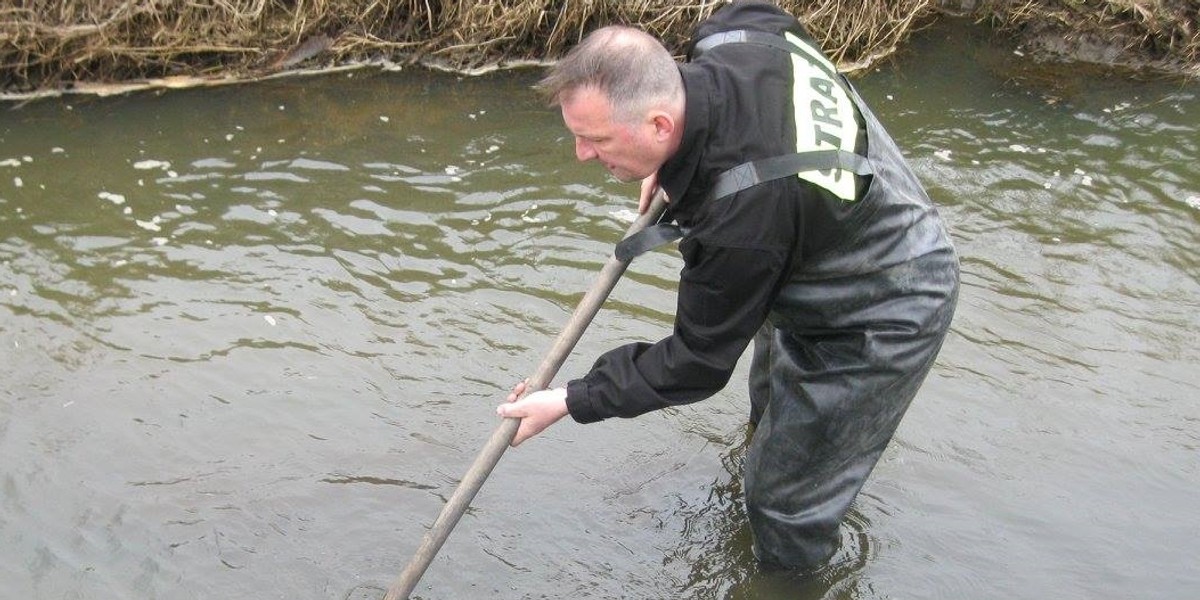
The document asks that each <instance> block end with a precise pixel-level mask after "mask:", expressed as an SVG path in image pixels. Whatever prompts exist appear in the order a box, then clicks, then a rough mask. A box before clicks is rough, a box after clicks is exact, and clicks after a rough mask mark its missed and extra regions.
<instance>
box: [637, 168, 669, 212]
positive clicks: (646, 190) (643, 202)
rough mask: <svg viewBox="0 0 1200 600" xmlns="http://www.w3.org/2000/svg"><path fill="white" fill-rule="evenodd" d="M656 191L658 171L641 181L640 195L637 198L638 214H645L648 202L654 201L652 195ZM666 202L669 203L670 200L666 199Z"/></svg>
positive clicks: (648, 206) (648, 205)
mask: <svg viewBox="0 0 1200 600" xmlns="http://www.w3.org/2000/svg"><path fill="white" fill-rule="evenodd" d="M657 191H658V171H655V172H653V173H651V174H650V175H649V176H648V177H646V178H645V179H643V180H642V193H641V194H640V195H639V196H638V214H646V211H647V210H648V209H649V208H650V201H651V200H654V193H655V192H657ZM667 201H668V202H669V201H670V199H669V198H668V199H667Z"/></svg>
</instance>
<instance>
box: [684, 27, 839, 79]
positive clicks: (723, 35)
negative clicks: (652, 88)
mask: <svg viewBox="0 0 1200 600" xmlns="http://www.w3.org/2000/svg"><path fill="white" fill-rule="evenodd" d="M735 43H737V44H753V45H755V46H769V47H771V48H775V49H777V50H783V51H784V52H791V53H792V54H799V55H801V56H804V55H805V52H804V50H803V49H802V48H800V46H797V45H796V44H793V43H792V42H791V41H790V40H788V39H787V38H785V37H783V36H780V35H775V34H773V33H766V32H764V31H750V30H747V29H735V30H733V31H722V32H720V33H714V34H712V35H709V36H705V37H704V38H703V39H701V40H700V41H698V42H696V45H695V47H693V48H692V56H693V57H696V56H700V55H701V54H703V53H705V52H707V51H709V50H712V49H713V48H716V47H717V46H721V45H723V44H735ZM812 64H813V65H815V66H816V67H817V68H819V69H821V70H822V71H824V72H825V74H826V75H829V77H830V78H831V79H838V78H839V77H841V74H840V73H838V72H836V71H833V70H830V69H829V67H828V66H826V65H825V64H824V63H820V62H817V61H813V63H812Z"/></svg>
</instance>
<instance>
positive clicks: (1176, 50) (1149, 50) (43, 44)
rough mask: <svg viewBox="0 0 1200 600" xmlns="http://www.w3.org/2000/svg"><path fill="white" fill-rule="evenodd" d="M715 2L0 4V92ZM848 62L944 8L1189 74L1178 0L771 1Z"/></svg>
mask: <svg viewBox="0 0 1200 600" xmlns="http://www.w3.org/2000/svg"><path fill="white" fill-rule="evenodd" d="M721 4H722V3H721V2H712V1H704V0H695V1H692V2H682V3H669V4H662V3H653V2H629V1H616V0H595V1H589V2H572V3H563V2H561V1H554V0H481V1H476V2H472V1H467V0H448V1H445V2H427V1H425V0H375V1H373V2H369V3H364V2H351V1H350V0H329V1H326V2H315V3H277V2H271V1H269V0H205V1H198V2H189V3H164V2H158V1H156V0H126V1H124V2H119V3H114V2H111V1H105V0H65V1H64V2H58V3H37V4H35V5H33V6H32V7H14V8H5V9H0V97H3V98H6V99H27V98H33V97H39V96H44V95H58V94H63V93H88V94H99V95H105V94H112V93H122V92H126V91H129V90H133V89H139V88H173V87H192V86H199V85H221V84H227V83H236V82H242V81H250V80H257V79H263V78H269V77H278V76H281V75H295V74H304V73H312V72H326V71H328V70H332V69H344V68H356V67H360V66H363V65H379V66H381V67H383V68H397V67H401V66H403V65H410V64H421V65H425V66H429V67H434V68H442V69H450V70H454V71H457V72H463V73H479V72H484V71H489V70H493V69H497V68H506V67H511V66H515V65H526V64H531V63H533V64H539V63H543V62H549V61H553V60H554V59H555V58H557V57H558V56H561V55H562V54H563V53H564V52H566V51H567V50H568V49H569V48H570V47H571V46H572V45H573V44H574V43H575V42H576V41H578V40H579V39H580V38H581V37H582V36H583V35H585V34H586V33H587V32H588V31H591V30H592V29H595V28H596V27H598V26H601V25H604V24H609V23H630V24H636V25H638V26H641V27H643V28H645V29H647V30H648V31H650V32H652V33H654V34H655V35H657V36H659V37H660V38H661V39H663V40H664V42H665V43H666V44H667V45H668V46H669V47H671V48H672V49H674V50H676V51H680V50H681V49H682V47H683V45H684V43H685V42H686V40H687V38H688V36H689V34H690V32H691V30H692V28H693V27H694V26H695V24H696V23H697V22H699V21H701V20H703V19H704V18H706V17H707V16H708V15H709V14H711V13H712V11H713V10H715V9H716V8H718V7H719V6H720V5H721ZM779 4H780V5H781V6H784V7H785V8H787V9H788V10H790V11H791V12H792V13H793V14H795V15H797V16H798V17H800V18H801V20H802V21H803V22H805V23H806V24H807V26H808V27H809V29H810V30H811V32H812V33H813V35H814V36H815V37H816V38H817V39H818V40H819V41H820V42H821V44H822V45H823V47H824V48H826V50H827V51H828V52H829V53H830V55H831V56H832V57H833V58H834V59H835V60H836V61H837V62H838V63H839V64H840V65H841V66H842V68H844V69H846V70H848V71H855V70H861V69H864V68H866V67H868V66H870V65H872V64H875V63H876V62H878V61H880V60H883V59H886V58H887V57H888V56H891V55H892V54H894V53H895V52H897V51H898V50H899V49H900V48H902V47H903V44H904V43H905V41H907V40H908V39H909V37H910V36H911V35H912V33H913V32H914V31H916V30H919V29H921V28H923V27H926V26H929V25H930V24H932V23H934V22H936V21H937V20H938V19H941V18H946V17H947V16H952V15H953V16H960V17H968V18H971V19H973V20H975V21H976V22H977V23H979V24H980V26H983V27H989V28H990V29H991V30H992V31H993V32H994V33H995V35H998V36H1004V37H1006V38H1010V39H1012V40H1014V41H1015V42H1016V43H1017V45H1018V47H1019V48H1021V49H1022V52H1024V53H1025V54H1026V55H1027V56H1028V58H1029V60H1031V61H1049V62H1086V63H1094V64H1100V65H1105V66H1108V67H1112V68H1117V69H1122V70H1130V71H1137V72H1151V73H1156V74H1170V75H1180V76H1184V77H1197V76H1200V8H1198V7H1197V6H1196V4H1195V3H1194V2H1190V1H1188V0H1145V1H1140V0H1040V1H1029V0H999V1H996V2H987V3H980V2H977V1H976V0H869V1H866V2H844V1H837V0H806V1H805V0H781V1H780V2H779Z"/></svg>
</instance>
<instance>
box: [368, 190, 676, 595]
mask: <svg viewBox="0 0 1200 600" xmlns="http://www.w3.org/2000/svg"><path fill="white" fill-rule="evenodd" d="M666 207H667V199H666V195H665V194H663V193H662V191H659V192H658V193H657V194H656V195H655V197H654V200H653V201H652V202H651V203H650V207H649V208H647V209H646V212H645V213H643V214H641V215H639V216H638V218H637V219H636V220H634V222H633V224H632V225H630V226H629V230H628V231H627V232H626V233H625V237H629V236H631V235H633V234H635V233H637V232H639V231H641V230H642V229H645V228H646V227H647V226H648V225H651V224H653V223H656V222H657V221H658V219H659V218H660V217H661V216H662V213H663V211H664V210H666ZM628 266H629V262H628V261H622V260H620V259H618V258H617V257H616V255H615V254H614V255H612V256H610V257H609V258H608V261H607V262H605V263H604V267H603V268H601V270H600V274H599V275H598V276H597V277H596V280H595V281H594V282H593V283H592V285H591V287H590V288H588V290H587V292H586V293H585V294H584V295H583V298H582V299H581V300H580V301H579V304H578V305H577V306H576V307H575V312H574V313H572V314H571V318H570V320H569V321H567V324H566V325H565V326H564V327H563V330H562V332H561V333H559V334H558V338H557V339H555V341H554V344H553V345H552V346H551V347H550V350H549V351H547V352H546V355H545V357H544V358H543V359H542V363H541V364H540V365H539V366H538V368H537V370H536V371H535V372H534V374H533V375H532V376H531V377H530V378H529V384H528V385H527V386H526V393H529V392H533V391H537V390H542V389H545V388H546V386H548V385H550V382H551V381H553V380H554V376H555V375H557V374H558V369H559V368H560V367H562V364H563V362H565V361H566V359H567V356H568V355H570V354H571V350H573V349H574V348H575V344H576V343H577V342H579V338H581V337H583V332H584V330H586V329H587V327H588V325H589V324H590V323H591V322H592V319H593V318H594V317H595V316H596V313H597V312H599V311H600V307H601V305H603V304H604V300H605V299H607V298H608V295H609V293H611V292H612V290H613V288H614V287H616V285H617V281H618V280H620V279H621V275H623V274H624V273H625V269H626V267H628ZM520 424H521V420H520V419H516V418H512V417H509V418H505V419H504V420H502V421H501V422H500V425H499V426H497V427H496V430H495V431H493V432H492V436H491V437H490V438H488V441H487V443H485V444H484V446H483V448H482V449H481V450H480V451H479V454H478V455H477V456H476V458H475V462H474V463H473V464H472V465H471V468H470V469H469V470H468V471H467V473H466V475H464V476H463V478H462V481H460V482H459V484H458V488H457V489H456V490H454V494H453V495H452V496H450V499H449V500H447V501H446V506H445V507H443V508H442V512H441V514H439V515H438V518H437V520H436V521H434V522H433V526H432V527H430V528H429V531H427V532H426V533H425V537H424V538H423V539H422V540H421V545H420V546H419V547H418V548H417V551H416V553H415V554H414V555H413V557H412V560H410V561H409V563H408V566H407V567H405V568H404V571H402V572H401V573H400V576H399V577H397V578H396V580H395V581H394V582H392V585H391V587H389V588H388V591H387V595H386V596H384V600H402V599H403V600H407V599H408V596H409V594H411V593H412V591H413V589H414V588H416V587H417V582H419V581H420V580H421V576H422V575H424V574H425V570H426V569H428V568H429V564H430V563H431V562H433V557H434V556H436V555H437V553H438V550H441V548H442V544H444V543H445V542H446V538H448V537H449V536H450V532H451V531H452V530H453V529H454V526H455V525H457V524H458V520H459V519H460V518H462V516H463V514H464V513H465V512H466V511H467V508H468V507H469V506H470V504H471V500H472V499H474V498H475V494H477V493H478V492H479V489H480V488H481V487H483V482H484V481H486V480H487V478H488V475H490V474H491V472H492V469H493V468H495V467H496V463H498V462H500V457H501V456H503V455H504V451H505V450H507V449H508V447H509V444H510V443H512V440H513V438H514V437H515V436H516V435H517V428H518V427H519V426H520Z"/></svg>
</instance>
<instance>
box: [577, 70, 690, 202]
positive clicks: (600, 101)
mask: <svg viewBox="0 0 1200 600" xmlns="http://www.w3.org/2000/svg"><path fill="white" fill-rule="evenodd" d="M561 108H562V116H563V123H565V124H566V126H567V129H568V130H570V131H571V133H572V134H573V135H574V136H575V157H576V158H578V159H579V160H580V161H589V160H592V159H595V160H598V161H600V163H601V164H603V165H604V168H606V169H608V172H609V173H612V175H613V177H616V178H617V179H618V180H620V181H626V182H630V181H639V180H641V179H644V178H646V177H647V176H649V175H650V174H652V173H654V172H655V171H657V170H658V168H659V167H660V166H662V163H663V162H664V161H665V160H666V157H664V156H660V154H661V153H662V148H661V144H656V143H655V133H656V128H655V124H654V121H653V120H652V119H650V118H649V117H648V116H647V117H646V118H645V119H643V120H639V121H637V122H635V123H626V122H623V121H616V120H614V119H613V114H612V105H611V104H610V103H609V101H608V98H606V97H605V96H604V94H603V93H601V92H599V91H597V90H595V89H594V88H581V89H578V90H575V91H574V92H572V93H571V94H568V95H567V96H566V97H565V98H563V99H562V102H561Z"/></svg>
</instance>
